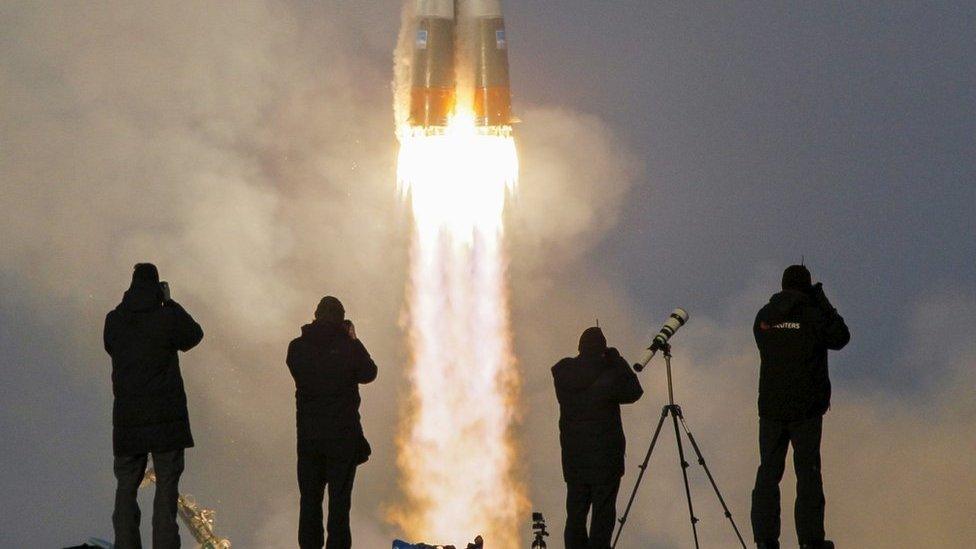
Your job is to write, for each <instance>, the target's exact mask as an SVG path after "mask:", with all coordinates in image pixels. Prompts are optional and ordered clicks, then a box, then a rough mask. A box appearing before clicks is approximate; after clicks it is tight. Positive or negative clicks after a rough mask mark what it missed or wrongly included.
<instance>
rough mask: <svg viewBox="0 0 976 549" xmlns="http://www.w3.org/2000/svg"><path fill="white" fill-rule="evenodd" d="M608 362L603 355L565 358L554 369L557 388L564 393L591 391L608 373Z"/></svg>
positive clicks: (553, 373)
mask: <svg viewBox="0 0 976 549" xmlns="http://www.w3.org/2000/svg"><path fill="white" fill-rule="evenodd" d="M606 366H607V360H606V358H604V356H603V355H596V356H592V355H579V356H576V357H574V358H564V359H563V360H561V361H560V362H559V364H557V365H556V366H554V367H553V369H552V375H553V377H554V378H555V381H556V386H557V387H558V388H559V389H560V390H563V391H570V392H579V391H585V390H586V389H589V388H590V386H592V385H593V384H594V383H596V380H598V379H600V376H602V375H603V373H604V372H605V371H606V369H607V368H606Z"/></svg>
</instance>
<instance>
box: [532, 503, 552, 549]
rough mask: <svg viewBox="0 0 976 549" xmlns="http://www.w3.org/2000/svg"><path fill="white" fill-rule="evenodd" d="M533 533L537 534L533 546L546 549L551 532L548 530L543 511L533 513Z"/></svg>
mask: <svg viewBox="0 0 976 549" xmlns="http://www.w3.org/2000/svg"><path fill="white" fill-rule="evenodd" d="M532 533H533V534H534V535H535V539H534V540H533V541H532V548H533V549H535V548H536V547H538V548H539V549H546V538H547V537H548V536H549V532H547V531H546V519H545V517H543V516H542V513H537V512H533V513H532Z"/></svg>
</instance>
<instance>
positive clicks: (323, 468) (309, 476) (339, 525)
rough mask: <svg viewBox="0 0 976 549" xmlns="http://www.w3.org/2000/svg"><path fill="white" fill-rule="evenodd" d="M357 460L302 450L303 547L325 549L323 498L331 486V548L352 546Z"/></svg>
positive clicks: (300, 540)
mask: <svg viewBox="0 0 976 549" xmlns="http://www.w3.org/2000/svg"><path fill="white" fill-rule="evenodd" d="M355 478H356V463H355V461H353V460H351V459H336V458H330V457H329V456H328V455H326V453H325V452H323V451H322V450H320V449H314V448H299V449H298V490H299V492H301V504H300V512H299V517H298V545H299V546H300V547H301V549H321V547H322V545H323V543H324V541H325V540H324V535H325V534H324V532H323V530H322V500H323V498H324V497H325V489H326V487H328V489H329V519H328V532H329V541H328V544H326V545H325V546H326V547H327V549H349V548H350V547H352V532H351V531H350V529H349V509H350V507H352V485H353V481H354V480H355Z"/></svg>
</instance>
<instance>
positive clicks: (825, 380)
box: [752, 285, 851, 421]
mask: <svg viewBox="0 0 976 549" xmlns="http://www.w3.org/2000/svg"><path fill="white" fill-rule="evenodd" d="M752 331H753V334H754V335H755V338H756V345H757V346H758V347H759V357H760V362H761V365H760V370H759V415H760V417H763V418H768V419H774V420H779V421H797V420H801V419H810V418H813V417H816V416H819V415H823V414H824V413H826V411H827V409H828V408H829V407H830V377H829V375H828V372H827V350H828V349H830V350H835V351H836V350H840V349H842V348H843V347H844V346H845V345H847V342H848V341H850V339H851V334H850V332H849V331H848V329H847V325H846V324H845V323H844V319H843V318H841V316H840V315H839V314H837V311H836V310H835V309H834V308H833V306H831V305H830V302H829V301H827V298H826V297H824V296H823V291H822V290H821V289H820V288H819V285H817V286H815V287H814V290H812V291H810V292H800V291H796V290H784V291H782V292H780V293H778V294H775V295H773V296H772V298H770V300H769V303H768V304H766V305H765V306H764V307H763V308H762V309H760V310H759V313H758V314H757V315H756V320H755V323H754V324H753V329H752Z"/></svg>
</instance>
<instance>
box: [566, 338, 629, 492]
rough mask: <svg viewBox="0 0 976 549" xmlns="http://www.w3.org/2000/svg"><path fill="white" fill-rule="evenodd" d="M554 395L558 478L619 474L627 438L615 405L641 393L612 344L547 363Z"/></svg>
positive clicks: (599, 480)
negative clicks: (596, 352)
mask: <svg viewBox="0 0 976 549" xmlns="http://www.w3.org/2000/svg"><path fill="white" fill-rule="evenodd" d="M552 377H553V382H554V384H555V386H556V398H557V399H558V400H559V443H560V446H561V448H562V464H563V478H564V479H565V481H566V482H567V483H570V484H575V483H579V484H607V483H610V482H614V481H615V480H616V479H619V478H620V477H621V476H623V474H624V453H625V451H626V447H627V440H626V437H625V436H624V428H623V423H622V422H621V420H620V405H621V404H629V403H632V402H636V401H637V399H639V398H640V397H641V395H643V394H644V390H643V389H641V386H640V382H639V381H638V380H637V376H636V375H635V374H634V372H633V371H631V369H630V366H628V364H627V362H626V361H625V360H624V359H623V358H622V357H621V356H620V353H618V352H617V350H616V349H613V348H610V349H608V350H607V351H606V353H604V354H602V355H595V356H585V355H580V356H576V357H574V358H564V359H562V360H560V361H559V362H558V363H557V364H556V365H555V366H553V367H552Z"/></svg>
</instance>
